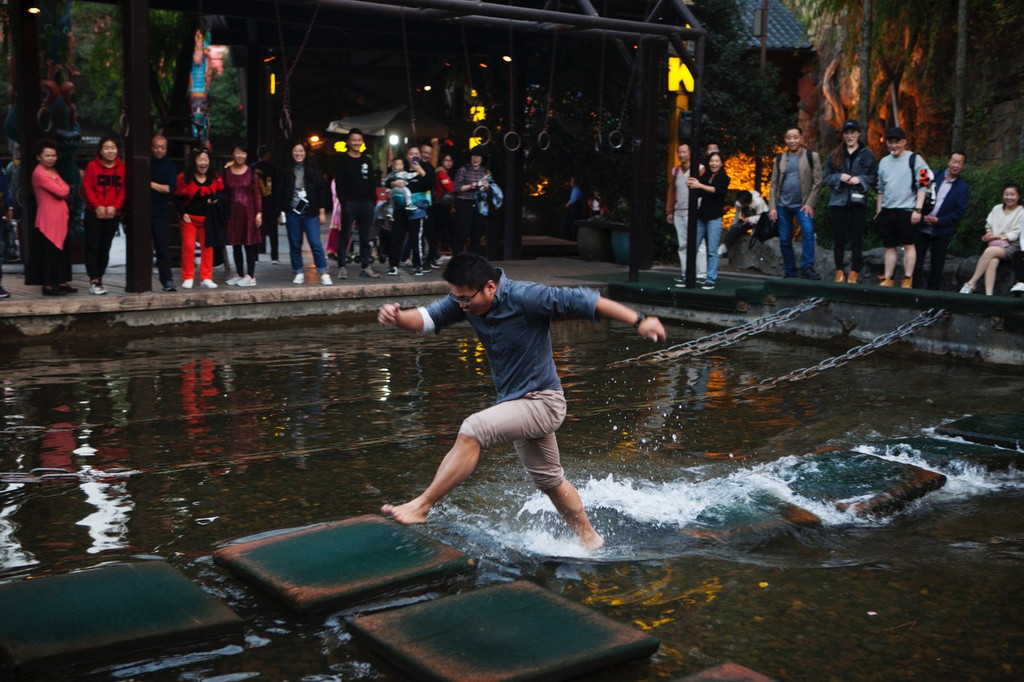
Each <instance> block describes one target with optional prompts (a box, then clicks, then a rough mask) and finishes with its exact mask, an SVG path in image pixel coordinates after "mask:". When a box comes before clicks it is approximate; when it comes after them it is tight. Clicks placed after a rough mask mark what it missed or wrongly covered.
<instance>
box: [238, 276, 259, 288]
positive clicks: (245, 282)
mask: <svg viewBox="0 0 1024 682" xmlns="http://www.w3.org/2000/svg"><path fill="white" fill-rule="evenodd" d="M237 286H240V287H254V286H256V278H255V277H250V276H249V275H246V276H245V277H243V278H242V279H240V280H238V285H237Z"/></svg>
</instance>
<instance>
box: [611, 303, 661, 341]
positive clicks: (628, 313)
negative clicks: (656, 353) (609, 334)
mask: <svg viewBox="0 0 1024 682" xmlns="http://www.w3.org/2000/svg"><path fill="white" fill-rule="evenodd" d="M597 316H598V317H599V318H601V319H603V320H616V321H618V322H621V323H623V324H632V325H636V333H637V334H639V335H640V336H642V337H643V338H645V339H650V340H651V341H665V340H666V339H667V338H668V335H667V334H666V333H665V327H664V326H662V324H661V320H659V319H658V318H656V317H645V318H643V320H642V321H641V322H640V324H639V325H637V324H636V322H637V320H640V319H641V314H640V313H639V312H637V311H636V310H633V309H632V308H630V307H628V306H624V305H622V304H621V303H619V302H617V301H613V300H612V299H610V298H605V297H604V296H601V297H600V298H598V299H597Z"/></svg>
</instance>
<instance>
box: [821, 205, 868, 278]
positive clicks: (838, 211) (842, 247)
mask: <svg viewBox="0 0 1024 682" xmlns="http://www.w3.org/2000/svg"><path fill="white" fill-rule="evenodd" d="M866 215H867V205H866V204H848V205H846V206H829V207H828V218H829V224H830V225H831V226H832V238H833V239H834V240H835V246H834V247H833V248H832V255H833V256H834V257H835V261H836V270H842V269H843V266H844V265H846V254H845V251H846V241H847V238H849V241H850V271H851V272H860V269H861V266H862V265H863V260H862V256H861V253H862V251H863V247H864V218H865V216H866Z"/></svg>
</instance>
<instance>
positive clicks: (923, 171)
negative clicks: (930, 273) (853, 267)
mask: <svg viewBox="0 0 1024 682" xmlns="http://www.w3.org/2000/svg"><path fill="white" fill-rule="evenodd" d="M885 144H886V146H887V147H888V148H889V155H888V156H886V157H885V158H884V159H882V161H881V162H880V163H879V164H878V206H877V209H876V210H877V212H876V214H875V227H876V228H877V229H878V234H879V236H880V237H881V238H882V246H884V247H885V256H884V264H885V273H884V274H883V275H882V277H881V282H880V283H881V285H882V286H883V287H893V286H896V282H895V280H894V279H893V275H894V273H895V272H896V262H897V261H898V260H899V255H900V254H899V247H901V246H902V247H903V278H902V279H901V280H900V286H901V287H902V288H904V289H909V288H911V286H913V281H914V280H913V274H914V266H915V265H916V264H917V250H916V249H915V247H914V242H915V232H916V231H917V226H918V224H919V223H920V222H921V211H922V207H923V206H924V200H925V192H926V190H927V188H928V184H929V183H930V182H931V179H932V170H931V168H929V167H928V164H927V163H926V162H925V160H924V157H922V156H921V155H920V154H914V153H913V152H909V151H907V134H906V133H905V132H903V129H902V128H899V127H892V128H889V129H888V130H887V131H886V132H885ZM922 178H923V179H924V180H925V182H922Z"/></svg>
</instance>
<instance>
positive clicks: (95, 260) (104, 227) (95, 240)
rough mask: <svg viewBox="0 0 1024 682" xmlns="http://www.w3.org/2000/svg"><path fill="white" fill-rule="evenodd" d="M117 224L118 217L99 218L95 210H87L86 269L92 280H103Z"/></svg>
mask: <svg viewBox="0 0 1024 682" xmlns="http://www.w3.org/2000/svg"><path fill="white" fill-rule="evenodd" d="M117 224H118V219H117V218H97V217H96V212H95V211H89V210H86V212H85V271H86V272H87V273H88V274H89V281H91V282H102V281H103V275H105V274H106V272H107V263H108V262H109V261H110V245H111V244H112V243H113V241H114V235H115V234H116V233H117Z"/></svg>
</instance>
